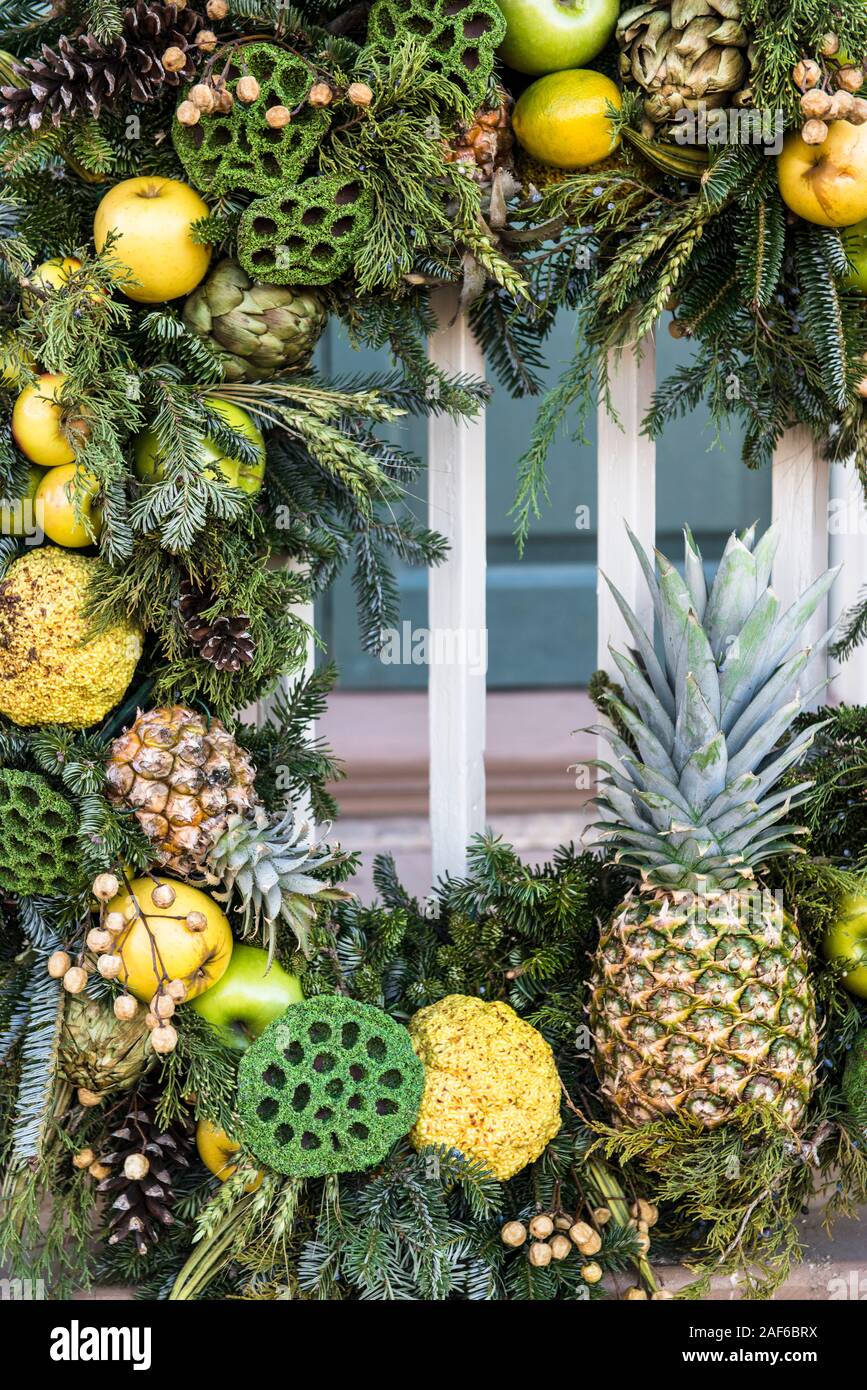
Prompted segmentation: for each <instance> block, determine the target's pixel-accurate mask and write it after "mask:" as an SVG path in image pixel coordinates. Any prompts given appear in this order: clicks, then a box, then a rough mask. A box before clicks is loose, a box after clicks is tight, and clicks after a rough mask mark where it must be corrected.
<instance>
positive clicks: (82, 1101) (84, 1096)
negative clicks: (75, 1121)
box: [75, 1086, 102, 1108]
mask: <svg viewBox="0 0 867 1390" xmlns="http://www.w3.org/2000/svg"><path fill="white" fill-rule="evenodd" d="M75 1094H76V1097H77V1099H78V1103H79V1105H84V1106H87V1107H88V1108H90V1107H91V1106H94V1105H99V1103H100V1101H101V1100H102V1096H98V1095H97V1094H96V1091H89V1090H88V1089H87V1087H86V1086H79V1088H78V1090H77V1091H76V1093H75Z"/></svg>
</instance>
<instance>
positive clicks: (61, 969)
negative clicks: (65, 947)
mask: <svg viewBox="0 0 867 1390" xmlns="http://www.w3.org/2000/svg"><path fill="white" fill-rule="evenodd" d="M71 965H72V957H71V956H70V955H69V954H68V952H66V951H52V953H51V955H50V956H49V957H48V961H47V963H46V966H45V968H46V970H47V971H48V973H49V975H50V976H51V978H52V980H62V979H63V977H64V975H65V974H66V972H67V970H68V969H69V967H70V966H71Z"/></svg>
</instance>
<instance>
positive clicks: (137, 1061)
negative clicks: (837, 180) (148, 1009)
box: [58, 995, 154, 1096]
mask: <svg viewBox="0 0 867 1390" xmlns="http://www.w3.org/2000/svg"><path fill="white" fill-rule="evenodd" d="M153 1058H154V1053H153V1051H152V1049H151V1047H150V1033H149V1032H148V1028H147V1024H146V1023H145V1011H144V1009H139V1011H138V1013H137V1014H136V1015H135V1017H134V1018H132V1019H130V1020H129V1022H128V1023H122V1022H121V1021H120V1020H119V1019H116V1018H115V1016H114V1010H113V1009H112V1007H111V1004H110V1002H109V1001H107V1000H98V999H88V998H87V997H86V996H85V995H71V996H69V997H68V998H67V999H66V1001H65V1006H64V1010H63V1026H62V1028H61V1030H60V1044H59V1051H58V1060H59V1062H60V1070H61V1072H62V1073H63V1075H64V1076H65V1077H66V1080H67V1081H69V1082H70V1083H71V1084H72V1085H73V1086H83V1087H85V1089H86V1090H88V1091H93V1092H94V1094H95V1095H98V1096H108V1095H111V1094H112V1092H114V1091H127V1090H129V1088H130V1087H131V1086H134V1085H135V1083H136V1081H137V1080H138V1078H139V1077H140V1076H141V1074H142V1072H143V1071H144V1070H145V1068H146V1067H148V1066H149V1065H150V1063H151V1062H152V1061H153Z"/></svg>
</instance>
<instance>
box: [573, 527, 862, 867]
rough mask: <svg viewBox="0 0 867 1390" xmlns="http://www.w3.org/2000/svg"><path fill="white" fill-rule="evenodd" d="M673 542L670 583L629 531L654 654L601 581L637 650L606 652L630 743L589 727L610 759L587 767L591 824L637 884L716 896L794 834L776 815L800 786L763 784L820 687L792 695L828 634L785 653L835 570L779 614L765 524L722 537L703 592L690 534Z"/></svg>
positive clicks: (802, 791) (803, 740)
mask: <svg viewBox="0 0 867 1390" xmlns="http://www.w3.org/2000/svg"><path fill="white" fill-rule="evenodd" d="M627 530H628V528H627ZM684 536H685V563H684V573H683V576H681V574H680V573H679V571H678V570H677V569H676V568H675V566H674V565H673V564H672V563H671V562H670V561H669V560H667V559H666V557H665V556H664V555H661V554H660V553H658V552H657V554H656V561H657V563H656V567H655V568H654V566H653V564H652V563H651V561H650V559H649V558H648V556H647V555H646V554H645V552H644V550H643V548H642V546H641V545H640V544H639V542H638V540H637V539H636V537H635V536H634V535H633V534H632V532H631V531H629V537H630V540H631V542H632V545H633V547H634V549H635V552H636V555H637V556H638V560H639V563H640V565H641V568H642V571H643V574H644V578H645V581H646V583H647V586H648V589H649V591H650V595H651V598H652V600H653V609H654V617H655V624H656V630H657V634H658V638H659V642H658V647H656V646H654V643H653V641H652V639H651V637H650V636H648V634H647V633H646V632H645V630H644V629H643V627H642V625H641V623H640V622H639V619H638V618H637V617H636V615H635V613H634V612H633V611H632V609H631V608H630V607H629V605H628V604H627V602H626V600H625V599H624V597H623V595H622V594H621V593H620V592H619V591H618V589H617V588H616V587H615V585H614V584H612V583H611V582H610V580H609V581H607V582H608V584H609V588H610V589H611V592H612V594H613V595H614V599H615V602H616V603H617V606H618V608H619V609H620V612H621V613H622V615H623V618H624V621H625V623H626V625H627V628H628V629H629V632H630V635H631V637H632V640H633V642H634V644H635V647H634V650H633V653H632V656H631V657H630V656H626V655H624V654H623V653H621V652H615V651H612V658H613V660H614V662H615V664H616V666H617V668H618V670H619V672H620V675H621V677H622V682H623V690H624V699H622V700H621V699H618V698H617V697H616V696H614V695H612V696H610V697H609V698H608V702H607V703H608V706H609V708H610V710H611V711H612V713H613V714H615V715H616V716H617V717H618V719H619V721H620V723H621V726H622V728H623V729H624V730H625V731H626V733H627V734H628V736H629V741H627V739H626V738H624V737H622V736H621V734H619V733H615V732H612V731H611V730H610V729H606V728H596V729H594V730H592V732H595V733H598V734H601V735H602V736H603V737H604V738H605V739H606V741H607V742H608V744H609V747H610V748H611V750H612V752H613V753H614V755H615V757H616V758H617V760H618V766H616V767H615V766H613V765H612V764H610V763H607V762H604V761H599V760H596V761H595V765H596V766H597V767H598V768H600V769H601V771H602V772H603V773H604V774H605V778H604V780H603V781H602V783H601V791H600V794H599V796H598V798H597V805H598V806H599V807H600V809H601V812H602V814H603V816H604V817H605V819H604V820H603V821H602V822H601V823H600V824H599V826H598V828H599V829H600V830H602V831H603V832H604V837H605V839H606V840H608V841H609V842H611V843H613V844H614V845H615V847H616V849H617V858H618V860H619V861H620V862H622V863H623V864H625V865H628V866H630V867H632V868H636V869H638V870H639V871H640V873H641V874H642V877H643V879H644V881H645V882H646V883H647V884H649V885H653V886H657V887H671V888H691V887H693V886H694V885H700V886H701V887H703V888H706V889H712V890H713V889H725V888H731V887H736V886H738V885H739V884H740V883H741V882H742V881H743V880H750V879H752V878H753V877H754V871H755V868H756V867H757V866H758V865H760V864H762V863H763V862H764V861H765V860H766V859H768V858H770V857H771V856H772V855H775V854H779V853H781V852H784V851H791V850H793V849H796V848H797V846H796V845H795V844H794V843H793V842H792V839H791V837H792V836H793V835H796V834H799V833H803V832H802V830H801V828H800V827H797V826H794V825H792V824H790V823H789V822H788V817H789V816H790V814H791V812H792V810H793V809H794V808H795V807H796V806H798V805H800V804H801V802H802V801H803V799H804V797H805V795H806V793H807V792H808V790H809V787H810V785H811V784H810V783H809V782H808V781H803V782H800V783H796V784H795V785H794V786H786V787H785V788H784V789H783V790H775V788H776V786H777V784H778V782H779V781H780V778H781V777H782V776H783V773H784V772H786V770H787V769H788V768H790V767H791V766H793V765H794V764H795V763H797V762H798V760H799V759H800V758H801V757H802V756H803V755H804V754H805V753H806V751H807V749H808V748H809V746H810V744H811V743H812V741H813V738H814V737H815V734H816V726H815V725H814V726H812V727H809V728H807V729H805V730H801V731H800V732H798V733H797V734H795V735H794V736H793V737H791V738H790V739H789V741H788V742H787V743H784V744H783V745H782V746H780V745H781V741H782V740H783V739H784V737H785V735H786V734H787V732H788V730H789V729H790V727H791V725H792V723H793V722H794V720H795V719H796V717H797V716H798V714H799V713H800V712H801V709H802V707H803V705H804V704H806V703H809V701H810V700H811V699H812V698H813V697H814V696H815V695H817V694H818V693H819V692H820V691H821V690H822V689H823V688H824V685H825V682H824V681H822V682H820V683H819V684H818V685H817V686H815V687H814V688H813V689H811V690H808V691H806V692H805V693H804V694H802V692H801V689H800V678H801V676H802V674H803V672H804V670H805V668H806V666H807V664H808V662H809V660H810V658H811V656H812V655H813V654H814V653H815V652H816V651H817V650H821V649H822V648H824V647H825V646H826V645H827V643H828V642H829V640H830V638H831V636H832V631H829V632H826V633H825V634H824V635H823V636H822V637H821V638H820V640H819V641H818V643H815V644H813V645H812V646H811V645H805V646H803V647H800V648H797V649H795V650H794V651H793V648H796V643H797V641H798V638H799V635H800V634H801V632H802V631H803V629H804V627H805V625H806V624H807V623H808V622H809V620H810V618H811V617H812V615H813V614H814V612H815V611H816V609H817V608H818V605H819V603H820V602H821V600H822V598H823V597H824V596H825V594H826V593H827V592H828V589H829V588H830V586H831V584H832V582H833V580H834V578H835V577H836V574H837V570H828V571H826V573H825V574H823V575H821V576H820V577H819V578H818V579H817V580H815V581H814V583H813V584H811V585H810V586H809V588H808V589H807V590H806V591H805V593H804V594H802V595H801V597H800V598H799V599H797V600H796V601H795V603H793V604H792V606H791V607H790V608H789V609H787V610H786V611H781V604H780V601H779V599H778V597H777V596H776V594H775V593H774V591H773V589H772V588H771V587H770V576H771V567H772V564H773V560H774V555H775V552H776V549H777V545H778V543H779V532H778V530H777V529H776V528H775V527H771V528H770V529H769V530H768V531H766V532H765V534H764V535H763V536H762V537H760V538H759V539H758V540H756V534H755V527H750V528H748V529H747V530H746V531H744V532H742V533H741V534H737V533H735V534H733V535H732V536H731V537H730V538H729V540H728V543H727V544H726V547H725V550H724V552H723V556H722V559H721V561H720V564H719V568H718V570H717V573H716V577H715V579H714V581H713V584H712V585H711V587H710V589H708V586H707V582H706V579H705V572H704V564H703V561H702V557H701V553H700V551H699V549H698V546H697V545H696V543H695V540H694V538H693V536H692V534H691V532H690V531H689V529H688V528H686V529H685V532H684Z"/></svg>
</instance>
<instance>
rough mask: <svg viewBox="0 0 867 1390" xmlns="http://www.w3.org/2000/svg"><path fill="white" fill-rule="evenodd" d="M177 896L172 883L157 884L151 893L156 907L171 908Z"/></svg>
mask: <svg viewBox="0 0 867 1390" xmlns="http://www.w3.org/2000/svg"><path fill="white" fill-rule="evenodd" d="M176 897H177V894H176V892H175V890H174V888H173V887H172V885H171V884H170V883H159V884H157V886H156V888H155V889H154V891H153V892H152V893H151V902H152V903H153V905H154V907H171V905H172V903H173V902H174V900H175V898H176Z"/></svg>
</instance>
